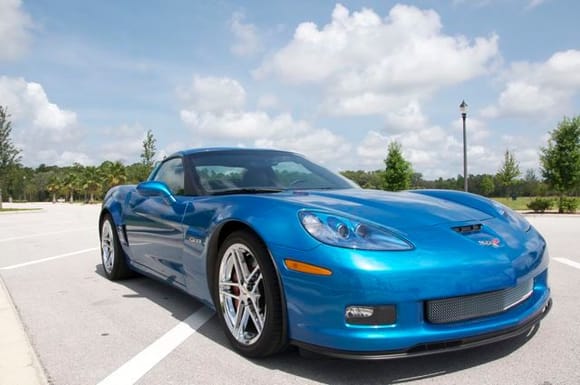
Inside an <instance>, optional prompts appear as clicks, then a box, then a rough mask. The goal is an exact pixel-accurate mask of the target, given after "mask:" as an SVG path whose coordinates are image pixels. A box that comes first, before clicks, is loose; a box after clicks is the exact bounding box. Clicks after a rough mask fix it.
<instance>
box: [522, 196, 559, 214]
mask: <svg viewBox="0 0 580 385" xmlns="http://www.w3.org/2000/svg"><path fill="white" fill-rule="evenodd" d="M553 204H554V202H553V201H552V200H551V199H548V198H535V199H533V200H531V201H530V202H529V203H528V205H527V206H528V208H529V209H530V210H534V212H540V213H543V212H544V211H546V210H548V209H551V208H552V205H553Z"/></svg>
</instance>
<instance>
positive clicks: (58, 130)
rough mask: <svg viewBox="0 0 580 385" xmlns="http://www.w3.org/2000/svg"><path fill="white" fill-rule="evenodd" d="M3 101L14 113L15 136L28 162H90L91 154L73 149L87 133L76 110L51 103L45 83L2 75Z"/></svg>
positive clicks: (0, 95)
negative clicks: (79, 122) (43, 85)
mask: <svg viewBox="0 0 580 385" xmlns="http://www.w3.org/2000/svg"><path fill="white" fill-rule="evenodd" d="M0 100H1V101H2V104H3V105H4V106H5V107H7V109H8V113H9V114H10V115H11V117H10V119H11V120H12V122H13V127H14V128H13V131H12V135H13V139H14V142H15V143H16V144H17V145H18V147H20V148H21V149H22V151H23V155H24V160H25V162H26V163H27V164H32V165H37V164H39V163H46V164H59V165H64V164H67V162H68V161H69V160H71V159H72V160H73V161H78V162H90V158H89V157H88V156H86V155H84V154H81V153H79V152H76V151H71V150H70V149H72V148H75V149H76V148H78V146H79V143H80V142H81V141H82V139H83V136H84V135H85V130H84V129H83V128H82V127H80V126H79V124H78V122H77V115H76V113H75V112H73V111H70V110H66V109H63V108H61V107H59V106H58V105H57V104H56V103H53V102H51V101H50V99H49V98H48V95H47V94H46V92H45V90H44V88H43V87H42V85H41V84H39V83H35V82H27V81H26V80H25V79H23V78H10V77H7V76H0ZM77 155H78V157H77V158H75V156H77ZM70 163H72V161H71V162H69V164H70Z"/></svg>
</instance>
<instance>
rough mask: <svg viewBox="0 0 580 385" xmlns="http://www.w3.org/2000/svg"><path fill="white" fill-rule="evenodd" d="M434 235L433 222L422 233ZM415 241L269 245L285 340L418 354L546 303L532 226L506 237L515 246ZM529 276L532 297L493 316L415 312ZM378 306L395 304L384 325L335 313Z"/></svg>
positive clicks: (525, 319) (530, 320) (512, 327)
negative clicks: (405, 245)
mask: <svg viewBox="0 0 580 385" xmlns="http://www.w3.org/2000/svg"><path fill="white" fill-rule="evenodd" d="M436 236H438V234H437V232H436V231H435V229H434V230H433V231H432V232H430V233H429V237H436ZM420 243H421V242H417V241H415V244H416V246H417V248H416V249H415V250H413V251H409V252H401V253H385V254H384V255H380V253H379V252H367V251H356V250H348V249H339V248H336V247H331V246H327V245H321V246H319V247H317V248H315V249H311V250H306V251H299V250H294V249H288V248H282V247H276V246H274V247H271V252H272V256H273V257H274V259H275V260H276V264H277V266H278V268H279V273H280V279H281V281H282V284H283V285H282V286H283V289H284V298H285V303H286V309H287V319H288V336H289V339H290V340H291V341H292V342H293V343H294V344H296V345H299V346H302V347H304V348H306V349H308V350H314V351H318V352H321V353H324V354H330V355H335V356H339V357H355V358H356V357H359V358H366V359H368V358H384V357H386V356H388V357H403V356H409V355H423V354H431V353H436V352H439V351H448V350H457V349H464V348H469V347H472V346H477V345H482V344H487V343H491V342H495V341H497V340H501V339H506V338H510V337H513V336H515V335H517V334H519V333H523V332H525V331H526V330H528V329H529V328H531V327H533V326H534V325H535V324H536V323H537V322H539V320H541V318H543V317H544V316H545V314H547V312H548V310H549V309H550V305H551V300H550V289H549V287H548V282H547V280H548V271H547V266H548V253H547V251H546V245H545V242H544V240H543V239H542V237H541V236H540V235H539V234H538V233H537V232H535V230H531V231H530V232H529V233H527V234H526V235H525V239H520V240H519V241H518V242H514V244H517V245H521V247H520V246H517V247H505V248H500V249H491V248H488V249H486V248H482V247H480V246H476V247H471V248H470V247H469V243H468V242H463V243H460V242H453V241H452V240H451V241H449V242H446V243H442V244H441V246H440V248H439V249H438V250H436V251H430V249H429V248H427V247H422V245H421V244H420ZM426 243H427V244H430V243H431V242H426ZM283 258H293V259H296V260H299V261H305V262H308V263H312V264H314V265H318V266H323V267H328V268H330V269H332V271H333V274H332V275H331V276H324V277H323V276H315V275H308V274H303V273H298V272H294V271H289V270H287V269H285V268H284V267H283V264H282V263H280V260H281V259H283ZM529 280H532V281H533V291H532V294H531V295H530V296H529V297H527V298H526V299H525V300H523V301H522V302H521V303H518V304H517V305H515V306H513V307H511V308H509V309H507V310H505V311H503V312H501V313H498V314H493V315H489V316H482V317H478V318H475V319H468V320H463V321H457V322H448V323H441V324H437V323H431V322H428V321H427V317H426V316H425V303H426V301H429V300H434V299H440V298H452V297H458V296H465V295H467V296H468V295H472V294H480V293H486V292H492V291H496V290H502V289H506V288H511V287H515V286H517V285H519V284H521V283H522V282H527V281H529ZM386 305H392V306H395V307H396V322H395V323H393V324H389V325H353V324H350V323H347V322H346V320H345V309H346V308H347V307H349V306H386Z"/></svg>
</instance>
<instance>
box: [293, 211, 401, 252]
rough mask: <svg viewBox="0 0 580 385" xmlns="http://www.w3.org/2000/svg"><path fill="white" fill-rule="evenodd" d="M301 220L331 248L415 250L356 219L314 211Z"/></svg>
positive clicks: (315, 236)
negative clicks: (331, 246)
mask: <svg viewBox="0 0 580 385" xmlns="http://www.w3.org/2000/svg"><path fill="white" fill-rule="evenodd" d="M298 216H299V218H300V222H301V223H302V226H304V229H306V231H307V232H308V234H310V235H311V236H313V237H314V238H316V239H317V240H319V241H320V242H323V243H326V244H329V245H333V246H339V247H345V248H349V249H360V250H384V251H387V250H388V251H400V250H411V249H413V246H412V245H411V244H410V243H409V242H407V241H406V240H404V239H402V238H401V237H399V236H397V235H395V234H393V233H391V232H389V231H387V230H383V229H381V228H378V227H376V226H372V225H368V224H365V223H362V222H359V221H356V220H353V219H349V218H345V217H339V216H336V215H331V214H326V213H321V212H313V211H301V212H300V213H299V214H298Z"/></svg>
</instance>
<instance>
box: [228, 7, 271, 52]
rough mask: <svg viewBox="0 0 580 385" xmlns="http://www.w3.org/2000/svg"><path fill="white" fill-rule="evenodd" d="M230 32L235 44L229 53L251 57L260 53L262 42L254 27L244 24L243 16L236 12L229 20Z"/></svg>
mask: <svg viewBox="0 0 580 385" xmlns="http://www.w3.org/2000/svg"><path fill="white" fill-rule="evenodd" d="M230 30H231V31H232V33H233V34H234V39H235V42H234V44H233V45H232V46H231V48H230V49H231V51H232V52H233V53H234V54H236V55H238V56H251V55H254V54H256V53H258V52H260V51H262V49H263V47H262V41H261V40H260V36H259V34H258V29H257V28H256V26H255V25H253V24H249V23H244V15H243V14H242V13H239V12H236V13H234V15H233V16H232V19H231V20H230Z"/></svg>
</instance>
